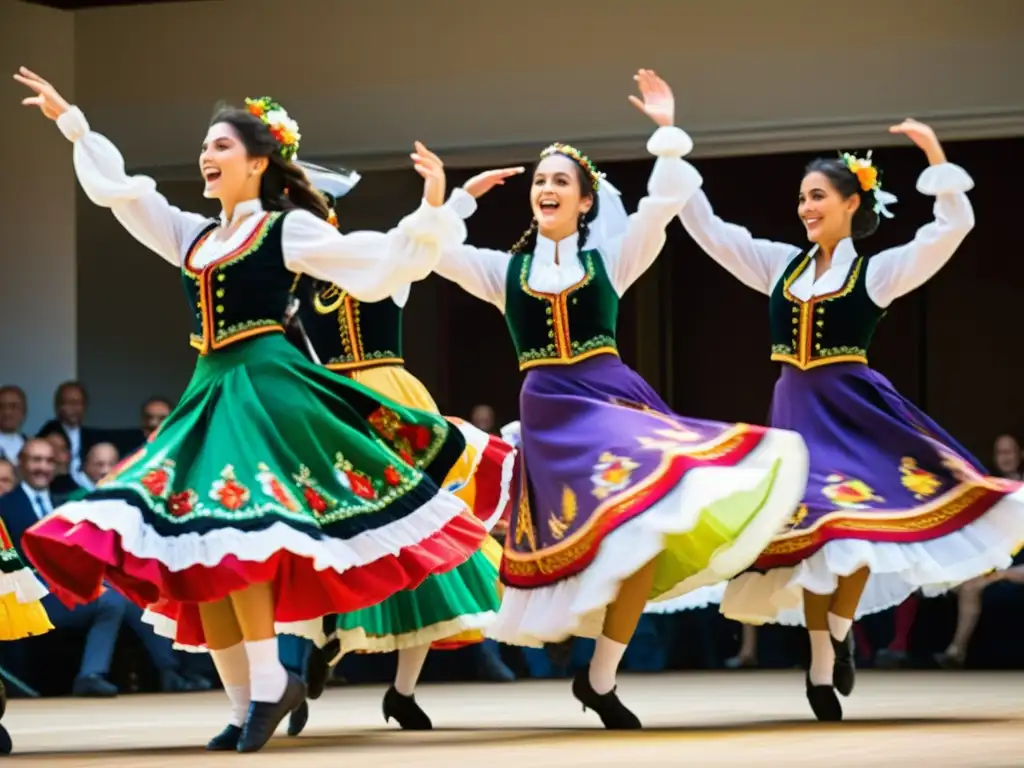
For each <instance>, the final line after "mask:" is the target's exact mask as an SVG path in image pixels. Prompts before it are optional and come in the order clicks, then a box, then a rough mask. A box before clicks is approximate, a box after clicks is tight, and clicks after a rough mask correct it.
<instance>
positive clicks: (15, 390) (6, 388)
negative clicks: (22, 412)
mask: <svg viewBox="0 0 1024 768" xmlns="http://www.w3.org/2000/svg"><path fill="white" fill-rule="evenodd" d="M8 392H10V393H11V394H14V395H17V396H18V397H19V398H21V404H22V405H24V406H26V407H27V406H28V398H27V397H26V396H25V390H24V389H22V388H21V387H19V386H18V385H17V384H4V385H3V386H2V387H0V395H6V394H7V393H8Z"/></svg>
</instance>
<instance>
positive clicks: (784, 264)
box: [681, 120, 1024, 720]
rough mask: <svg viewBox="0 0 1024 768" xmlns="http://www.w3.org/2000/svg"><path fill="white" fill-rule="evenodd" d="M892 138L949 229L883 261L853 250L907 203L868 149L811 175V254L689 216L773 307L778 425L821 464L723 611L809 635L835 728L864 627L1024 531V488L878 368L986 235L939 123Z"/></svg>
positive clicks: (928, 232)
mask: <svg viewBox="0 0 1024 768" xmlns="http://www.w3.org/2000/svg"><path fill="white" fill-rule="evenodd" d="M890 131H891V132H892V133H899V134H903V135H906V136H907V137H908V138H910V139H911V140H912V141H913V142H914V143H915V144H917V146H918V147H920V148H921V150H922V151H923V152H924V153H925V156H926V157H927V158H928V162H929V167H928V168H927V169H925V171H924V172H923V173H922V174H921V177H920V178H919V179H918V182H917V188H918V190H919V191H920V192H922V193H924V194H928V195H933V196H934V197H935V208H934V211H935V221H933V222H932V223H930V224H927V225H925V226H924V227H922V228H921V229H919V230H918V232H917V235H916V236H915V237H914V240H913V241H912V242H910V243H909V244H907V245H903V246H900V247H898V248H889V249H887V250H884V251H882V252H881V253H877V254H875V255H874V256H872V257H870V259H868V258H866V257H865V256H864V255H862V253H863V251H861V252H858V250H857V248H856V247H855V246H854V242H855V241H857V240H860V239H863V238H865V237H867V236H869V235H871V234H872V233H873V232H874V231H875V229H876V228H877V226H878V223H879V216H880V215H881V216H891V214H890V213H889V211H888V209H887V207H886V206H887V205H888V204H890V203H892V202H895V198H894V197H893V196H892V195H890V194H889V193H887V192H884V191H883V190H882V188H881V184H880V183H879V171H878V169H877V168H876V167H875V166H874V165H873V164H872V162H871V159H870V155H869V156H868V157H867V158H864V159H858V158H855V157H853V156H851V155H843V156H842V157H840V158H836V159H818V160H815V161H813V162H812V163H811V164H810V165H809V166H808V167H807V169H806V171H805V173H804V178H803V181H802V183H801V185H800V197H799V201H800V202H799V205H798V207H797V213H798V214H799V216H800V218H801V220H802V221H803V223H804V226H805V227H806V229H807V239H808V240H809V241H810V242H811V243H812V244H813V245H812V246H811V248H810V249H809V250H805V249H803V248H799V247H797V246H793V245H786V244H783V243H774V242H769V241H767V240H759V239H755V238H754V237H753V236H752V235H751V234H750V233H749V232H748V231H747V230H745V229H742V228H741V227H738V226H736V225H733V224H727V223H725V222H723V221H722V220H721V219H720V218H718V217H717V216H715V214H714V213H713V211H712V209H711V205H710V204H709V203H708V200H707V197H706V196H705V195H704V194H703V192H698V193H697V194H696V195H695V196H694V197H693V198H692V199H691V200H690V202H689V203H688V204H687V206H686V207H685V208H684V209H683V211H682V214H681V218H682V221H683V225H684V226H685V227H686V230H687V231H688V232H689V233H690V235H691V236H692V237H693V238H694V240H696V241H697V243H698V244H699V245H700V246H701V248H703V249H704V250H705V251H706V252H707V253H708V254H709V255H710V256H711V257H712V258H714V259H715V260H716V261H717V262H718V263H719V264H721V265H722V266H723V267H725V268H726V269H727V270H729V271H730V272H731V273H732V274H733V275H735V276H736V277H737V278H738V279H739V280H740V281H742V282H743V283H745V284H746V285H748V286H750V287H751V288H753V289H754V290H757V291H760V292H761V293H764V294H767V295H768V296H769V297H770V298H769V315H770V329H771V341H772V359H773V360H778V361H780V362H781V363H783V365H782V375H781V377H780V378H779V381H778V383H777V384H776V385H775V395H774V398H773V401H772V412H771V423H772V426H773V427H778V428H782V429H792V430H795V431H797V432H799V433H800V434H801V435H803V437H804V439H805V440H806V441H807V444H808V447H809V450H810V454H811V477H810V481H809V483H808V487H807V495H806V497H805V498H804V503H803V504H802V505H800V507H799V509H798V510H797V512H796V514H795V515H794V517H793V519H792V521H791V524H790V526H788V530H787V531H785V532H784V533H782V534H781V535H780V536H778V537H777V538H776V540H775V541H773V542H772V544H771V546H769V547H768V548H767V549H766V550H765V551H764V552H763V553H762V554H761V556H760V557H759V558H758V560H757V562H756V563H755V564H754V567H753V569H752V570H751V571H750V572H747V573H744V574H742V575H740V576H738V577H736V578H735V579H733V580H732V581H731V582H730V583H729V584H728V586H727V588H726V590H725V594H724V597H723V599H722V608H721V610H722V613H724V614H725V615H726V616H729V617H731V618H734V619H737V620H740V621H746V622H749V623H754V624H761V623H765V622H780V623H790V624H799V623H801V622H803V623H805V624H806V626H807V629H808V630H809V633H810V641H811V666H810V671H809V674H808V677H807V698H808V701H809V702H810V704H811V708H812V709H813V710H814V713H815V715H816V716H817V717H818V718H819V719H821V720H839V719H841V718H842V707H841V706H840V704H839V700H838V698H837V697H836V695H835V691H839V693H841V694H843V695H849V694H850V692H851V691H852V690H853V685H854V668H853V659H852V633H851V632H850V628H851V626H852V624H853V620H854V619H855V618H857V617H858V616H861V615H865V614H869V613H873V612H875V611H881V610H884V609H886V608H889V607H891V606H894V605H897V604H899V603H901V602H903V600H905V599H906V598H907V597H908V596H909V595H910V594H911V593H913V592H914V591H915V590H917V589H918V588H919V587H922V586H928V585H943V584H948V583H958V582H962V581H964V580H966V579H969V578H971V577H973V576H976V575H978V574H980V573H983V572H985V571H988V570H990V569H992V568H1002V567H1005V566H1006V565H1007V564H1009V562H1010V553H1011V552H1012V550H1013V549H1014V547H1015V545H1016V544H1018V543H1019V542H1020V540H1021V539H1022V537H1024V492H1022V491H1021V484H1020V483H1017V482H1010V481H1005V480H999V479H995V478H991V477H986V476H985V472H984V469H983V468H982V465H981V464H980V463H979V462H978V461H977V460H976V459H974V458H973V457H972V456H971V455H970V454H968V453H967V451H966V450H964V449H963V448H962V447H961V446H960V445H959V444H958V443H957V442H956V441H955V440H954V439H953V438H952V437H951V436H950V435H948V434H947V433H946V432H944V431H943V430H942V428H941V427H940V426H939V425H938V424H936V423H935V422H934V421H932V420H931V419H930V418H928V416H926V415H925V414H924V413H923V412H921V411H920V410H919V409H917V408H916V407H915V406H914V405H913V404H912V403H910V402H909V401H908V400H906V399H905V398H904V397H902V396H901V395H900V394H899V393H898V392H896V390H895V389H893V386H892V384H890V383H889V381H888V380H886V379H885V377H883V376H881V375H880V374H879V373H877V372H875V371H873V370H872V369H871V368H869V367H868V364H867V351H868V346H869V345H870V342H871V338H872V336H873V335H874V331H875V327H876V326H877V324H878V321H879V320H880V319H881V317H882V315H884V314H885V310H886V307H888V306H889V305H890V304H891V303H892V302H893V301H894V300H895V299H897V298H899V297H900V296H902V295H904V294H906V293H909V292H910V291H912V290H914V289H915V288H917V287H919V286H921V285H922V284H924V283H925V282H926V281H927V280H928V279H929V278H931V277H932V276H933V275H934V274H935V273H936V272H938V270H939V269H940V268H941V267H942V266H943V265H944V264H945V263H946V261H948V260H949V258H950V257H951V256H952V255H953V253H954V251H956V249H957V247H958V246H959V245H960V243H961V242H962V241H963V239H964V237H965V236H966V235H967V233H968V232H970V230H971V229H972V227H973V226H974V214H973V211H972V209H971V204H970V201H969V200H968V199H967V196H966V195H965V194H964V193H965V192H967V191H968V190H969V189H971V187H972V186H973V181H972V180H971V177H970V176H968V175H967V173H966V171H964V170H963V169H962V168H960V167H959V166H957V165H954V164H952V163H950V162H948V161H947V160H946V155H945V152H944V151H943V149H942V145H941V144H940V143H939V141H938V139H937V138H936V137H935V133H934V132H933V131H932V130H931V128H929V127H928V126H927V125H923V124H922V123H919V122H917V121H915V120H905V121H904V122H902V123H900V124H899V125H896V126H893V127H892V128H891V129H890ZM801 600H802V607H803V613H802V615H801V612H800V607H801Z"/></svg>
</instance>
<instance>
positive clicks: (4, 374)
mask: <svg viewBox="0 0 1024 768" xmlns="http://www.w3.org/2000/svg"><path fill="white" fill-rule="evenodd" d="M74 50H75V49H74V25H73V17H72V15H71V14H67V13H64V12H62V11H55V10H52V9H50V8H41V7H39V6H35V5H27V4H23V3H16V2H14V1H13V0H0V70H2V76H0V125H3V140H2V141H0V153H2V159H3V169H4V183H3V184H2V185H0V233H3V234H2V237H3V240H2V245H0V381H2V383H8V382H11V383H17V384H20V385H21V386H22V387H23V388H24V389H25V390H26V392H27V394H28V399H29V418H28V427H29V428H30V429H35V428H36V427H38V426H41V425H42V423H43V422H44V421H45V420H46V419H48V418H50V417H51V416H52V415H53V390H54V389H55V388H56V386H57V384H59V383H60V382H61V381H62V380H64V379H69V378H72V377H73V376H74V375H75V335H76V334H75V305H76V290H75V175H74V171H73V170H72V168H71V147H70V146H69V145H68V143H67V142H66V141H64V139H63V138H62V137H61V135H60V133H59V132H58V131H57V129H56V128H55V127H53V125H52V124H47V121H46V120H45V119H44V118H43V117H41V116H40V114H39V112H38V110H35V109H31V110H30V109H27V108H26V107H23V106H21V104H20V101H21V99H22V98H23V97H24V96H25V95H26V94H25V93H23V91H24V88H23V87H22V86H21V85H19V84H18V83H15V82H14V81H13V80H12V79H11V74H10V73H12V72H14V71H16V68H17V66H18V65H20V64H26V65H29V66H31V67H33V68H37V69H38V70H39V71H43V72H47V73H49V75H50V76H51V77H53V78H54V79H56V80H57V81H59V82H62V83H66V88H65V90H66V91H67V92H68V95H69V96H72V97H73V96H74Z"/></svg>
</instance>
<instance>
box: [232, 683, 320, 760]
mask: <svg viewBox="0 0 1024 768" xmlns="http://www.w3.org/2000/svg"><path fill="white" fill-rule="evenodd" d="M305 703H306V686H305V685H304V684H303V682H302V681H301V680H300V679H299V678H298V677H296V676H295V675H293V674H292V673H291V672H289V673H288V684H287V685H286V686H285V689H284V694H283V695H282V696H281V698H280V700H278V701H274V702H266V701H253V702H251V703H250V704H249V714H248V716H247V717H246V718H245V725H244V726H242V735H241V737H239V739H238V751H239V752H257V751H259V750H260V749H262V748H263V747H264V746H265V745H266V743H267V742H268V741H270V739H271V738H272V737H273V736H274V731H275V730H277V726H278V725H280V724H281V721H282V720H284V719H285V717H286V716H287V715H289V714H291V713H292V712H294V711H295V710H297V709H298V708H299V707H301V706H302V705H303V704H305Z"/></svg>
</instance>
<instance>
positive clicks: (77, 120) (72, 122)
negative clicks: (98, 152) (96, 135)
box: [57, 106, 89, 143]
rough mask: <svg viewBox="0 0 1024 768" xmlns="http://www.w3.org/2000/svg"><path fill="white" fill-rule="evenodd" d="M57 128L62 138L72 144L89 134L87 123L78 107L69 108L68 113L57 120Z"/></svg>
mask: <svg viewBox="0 0 1024 768" xmlns="http://www.w3.org/2000/svg"><path fill="white" fill-rule="evenodd" d="M57 127H58V128H60V132H61V133H63V134H64V138H65V139H67V140H68V141H70V142H72V143H74V142H76V141H78V140H79V139H80V138H82V137H83V136H85V134H87V133H88V132H89V121H88V120H86V119H85V115H84V114H82V110H80V109H79V108H78V107H74V106H72V107H69V108H68V111H67V112H65V113H64V114H63V115H61V116H60V117H58V118H57Z"/></svg>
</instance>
